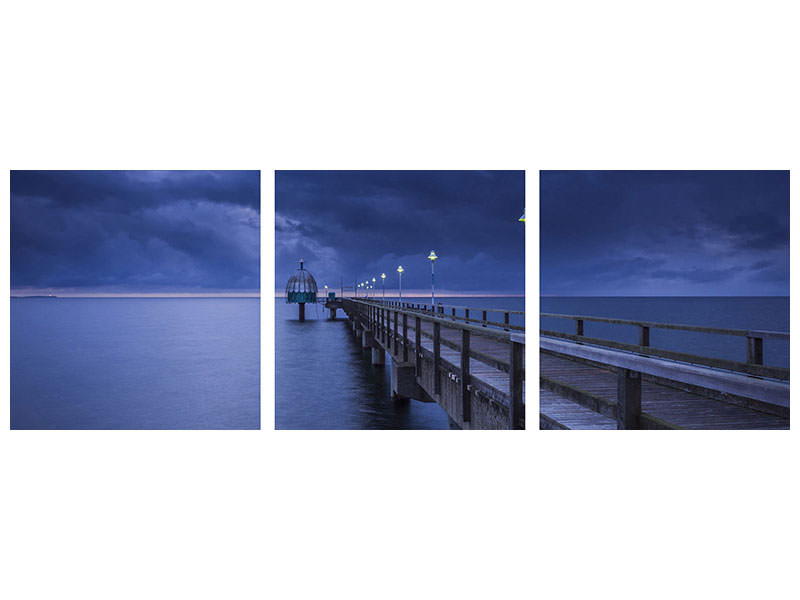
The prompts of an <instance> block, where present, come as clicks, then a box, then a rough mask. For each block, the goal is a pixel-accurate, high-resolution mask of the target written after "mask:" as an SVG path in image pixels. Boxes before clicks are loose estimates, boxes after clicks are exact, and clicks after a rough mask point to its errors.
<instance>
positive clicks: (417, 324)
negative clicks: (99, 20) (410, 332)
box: [414, 317, 422, 377]
mask: <svg viewBox="0 0 800 600" xmlns="http://www.w3.org/2000/svg"><path fill="white" fill-rule="evenodd" d="M414 358H415V359H416V375H417V377H422V320H421V319H420V318H419V317H414Z"/></svg>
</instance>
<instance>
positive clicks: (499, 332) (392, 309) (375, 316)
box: [344, 298, 525, 429]
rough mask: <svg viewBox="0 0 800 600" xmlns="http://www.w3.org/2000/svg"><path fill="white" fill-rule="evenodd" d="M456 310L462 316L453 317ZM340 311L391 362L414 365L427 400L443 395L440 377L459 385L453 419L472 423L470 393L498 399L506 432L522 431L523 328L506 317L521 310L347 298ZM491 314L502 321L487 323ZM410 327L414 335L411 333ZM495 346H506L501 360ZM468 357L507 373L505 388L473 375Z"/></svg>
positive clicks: (523, 408)
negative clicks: (448, 353) (428, 369)
mask: <svg viewBox="0 0 800 600" xmlns="http://www.w3.org/2000/svg"><path fill="white" fill-rule="evenodd" d="M456 308H461V309H462V310H465V311H466V312H465V313H464V314H463V315H458V314H456V311H455V309H456ZM344 309H345V311H346V312H348V314H349V315H350V316H351V318H356V319H358V320H359V321H360V322H361V323H362V324H363V325H364V326H365V327H367V328H368V329H369V331H371V332H372V335H373V336H374V338H375V340H376V342H378V343H380V345H381V346H382V347H383V348H385V349H386V351H387V352H389V353H390V354H391V355H392V357H393V359H395V360H396V361H397V362H398V363H403V364H410V365H413V367H414V371H415V373H416V376H417V381H418V382H419V383H420V384H422V387H423V389H424V390H425V391H426V392H427V393H428V394H429V395H430V396H431V397H432V398H434V399H436V398H437V397H438V396H439V395H440V394H441V393H442V381H443V379H445V380H449V381H452V382H455V383H457V384H458V385H459V386H460V392H459V395H460V407H459V408H460V414H459V415H458V417H459V418H460V420H461V421H462V422H467V423H468V422H470V421H471V420H472V415H471V410H472V393H473V391H479V392H481V393H483V395H485V396H487V397H489V398H491V399H492V400H493V401H495V402H496V401H498V400H499V401H501V402H502V403H504V404H507V407H508V419H509V426H510V428H511V429H522V428H524V422H525V404H524V401H523V393H522V392H523V386H524V380H525V365H524V350H525V335H524V333H519V332H520V331H523V332H524V327H523V326H519V325H515V324H512V323H510V319H509V316H510V315H511V314H524V311H508V310H504V309H489V308H487V309H482V308H481V309H475V308H472V307H447V306H444V305H437V306H435V307H431V306H430V305H426V304H417V303H411V302H401V301H382V300H380V299H369V300H367V299H358V300H355V299H350V298H347V299H345V300H344ZM447 310H449V311H450V312H449V313H448V312H446V311H447ZM492 312H499V313H502V314H503V315H504V318H503V321H502V322H500V321H492V320H490V319H488V318H487V315H488V313H492ZM474 314H480V315H481V318H474V317H473V316H472V315H474ZM411 329H413V334H411V335H410V334H409V330H411ZM443 330H450V334H449V335H444V334H443ZM453 332H457V335H452V333H453ZM412 335H413V337H412ZM423 338H426V339H428V340H430V341H431V342H432V349H431V350H428V349H427V348H425V347H424V346H423V343H422V339H423ZM481 340H489V341H491V342H495V344H494V345H493V347H492V348H491V349H487V348H486V346H487V344H486V343H483V344H481V343H479V342H480V341H481ZM497 343H499V344H502V345H503V346H506V347H505V350H504V351H501V352H504V353H505V358H503V357H502V354H498V351H497V345H498V344H497ZM490 345H491V344H490ZM443 346H444V347H446V348H450V349H451V350H454V351H456V352H458V353H459V359H458V361H456V362H457V364H455V363H454V362H452V361H448V360H446V359H445V358H444V357H443V356H442V347H443ZM470 359H475V360H477V361H479V362H481V363H484V364H485V365H488V366H490V367H492V368H493V369H496V370H497V371H499V372H501V373H504V374H507V375H508V378H507V381H508V383H507V385H508V388H507V389H503V390H498V389H497V388H495V387H494V386H493V385H491V384H490V383H487V382H485V381H482V380H481V379H480V378H478V377H477V376H476V377H472V376H471V364H470ZM423 360H428V362H430V363H431V364H432V374H430V375H431V376H430V377H427V376H426V377H425V378H423V364H422V363H423ZM423 379H424V380H425V381H423ZM503 379H505V377H504V378H503ZM425 382H427V383H425ZM498 392H499V393H498ZM437 401H438V400H437ZM451 416H452V415H451Z"/></svg>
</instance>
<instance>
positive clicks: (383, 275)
mask: <svg viewBox="0 0 800 600" xmlns="http://www.w3.org/2000/svg"><path fill="white" fill-rule="evenodd" d="M381 283H383V299H384V301H385V300H386V273H381Z"/></svg>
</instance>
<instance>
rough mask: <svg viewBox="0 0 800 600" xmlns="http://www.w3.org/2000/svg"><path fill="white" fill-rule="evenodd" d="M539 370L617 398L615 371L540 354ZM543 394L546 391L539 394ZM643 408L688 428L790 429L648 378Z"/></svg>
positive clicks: (760, 415)
mask: <svg viewBox="0 0 800 600" xmlns="http://www.w3.org/2000/svg"><path fill="white" fill-rule="evenodd" d="M540 372H541V374H542V375H544V376H547V377H549V378H551V379H554V380H556V381H559V382H563V383H566V384H567V385H570V386H572V387H575V388H578V389H580V390H583V391H586V392H589V393H591V394H594V395H596V396H600V397H602V398H606V399H608V400H611V401H616V394H617V375H616V373H614V372H612V371H609V370H606V369H601V368H597V367H593V366H589V365H585V364H582V363H578V362H575V361H571V360H568V359H565V358H559V357H556V356H552V355H548V354H541V355H540ZM543 393H544V390H543V391H541V392H540V395H541V394H543ZM540 401H541V400H540ZM642 411H643V412H645V413H648V414H650V415H653V416H654V417H658V418H659V419H663V420H664V421H667V422H669V423H673V424H675V425H679V426H681V427H685V428H687V429H788V428H789V419H786V418H782V417H778V416H774V415H769V414H766V413H761V412H758V411H755V410H752V409H750V408H746V407H741V406H736V405H733V404H727V403H725V402H721V401H718V400H712V399H710V398H705V397H703V396H699V395H697V394H692V393H689V392H684V391H681V390H677V389H673V388H670V387H667V386H664V385H659V384H656V383H651V382H648V381H645V382H643V384H642ZM541 412H544V411H541Z"/></svg>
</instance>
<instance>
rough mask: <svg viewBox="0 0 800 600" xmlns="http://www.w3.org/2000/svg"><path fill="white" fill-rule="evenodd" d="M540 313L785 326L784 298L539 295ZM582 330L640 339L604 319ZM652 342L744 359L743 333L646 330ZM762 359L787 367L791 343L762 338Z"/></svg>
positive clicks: (563, 327)
mask: <svg viewBox="0 0 800 600" xmlns="http://www.w3.org/2000/svg"><path fill="white" fill-rule="evenodd" d="M540 302H541V304H540V310H541V312H543V313H559V314H572V315H584V316H593V317H614V318H620V319H630V320H637V319H638V320H642V321H654V322H660V323H676V324H682V325H701V326H706V327H721V328H726V329H763V330H769V331H789V298H787V297H693V298H689V297H680V298H679V297H673V298H669V297H659V298H597V297H592V298H578V297H570V298H553V297H544V296H543V297H542V298H541V300H540ZM541 327H542V328H543V329H550V330H555V331H563V332H566V333H575V322H574V321H567V320H563V319H551V318H546V319H541ZM584 334H585V335H586V336H589V337H596V338H602V339H609V340H614V341H618V342H627V343H630V344H636V343H638V342H637V341H638V335H639V332H638V328H637V327H632V326H626V325H611V324H607V323H592V322H589V321H586V322H585V323H584ZM650 345H651V346H653V347H657V348H664V349H666V350H676V351H682V352H688V353H691V354H699V355H701V356H710V357H715V358H726V359H731V360H738V361H742V362H744V361H746V360H747V342H746V338H744V337H738V336H728V335H713V334H707V333H694V332H688V331H670V330H664V329H651V330H650ZM764 363H765V364H767V365H770V366H775V367H788V366H789V343H788V342H786V341H781V340H771V339H765V340H764Z"/></svg>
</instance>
